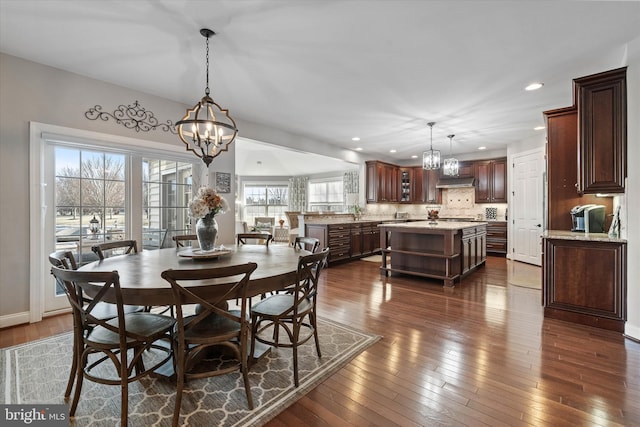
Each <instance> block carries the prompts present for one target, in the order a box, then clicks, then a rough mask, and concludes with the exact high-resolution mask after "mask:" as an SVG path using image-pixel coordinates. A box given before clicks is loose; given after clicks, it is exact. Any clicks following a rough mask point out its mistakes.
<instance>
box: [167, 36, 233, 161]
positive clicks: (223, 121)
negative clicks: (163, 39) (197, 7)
mask: <svg viewBox="0 0 640 427" xmlns="http://www.w3.org/2000/svg"><path fill="white" fill-rule="evenodd" d="M200 34H201V35H202V36H203V37H205V38H206V39H207V42H206V45H207V69H206V71H207V86H206V88H205V90H204V97H202V99H201V100H200V101H199V102H198V103H197V104H196V105H194V107H193V108H191V109H187V113H186V114H185V116H184V117H183V118H182V120H180V121H178V122H176V127H177V128H178V135H179V136H180V139H181V140H182V142H183V143H184V144H185V145H186V147H187V151H192V152H193V153H194V154H195V155H196V156H198V157H200V158H201V159H202V161H204V163H205V164H206V165H207V167H209V165H210V164H211V161H212V160H213V159H214V158H215V157H218V156H219V155H220V153H222V152H223V151H227V150H228V149H229V145H231V143H232V142H233V141H234V140H235V139H236V134H237V133H238V128H237V127H236V122H235V121H234V120H233V119H232V118H231V117H230V116H229V110H224V109H222V108H221V107H220V105H218V104H216V103H215V102H214V101H213V98H211V97H210V96H209V93H210V91H209V38H210V37H211V36H213V35H215V34H216V33H215V32H213V31H212V30H210V29H208V28H203V29H201V30H200Z"/></svg>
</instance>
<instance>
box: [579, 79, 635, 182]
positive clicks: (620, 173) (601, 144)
mask: <svg viewBox="0 0 640 427" xmlns="http://www.w3.org/2000/svg"><path fill="white" fill-rule="evenodd" d="M626 75H627V69H626V67H624V68H619V69H616V70H611V71H606V72H604V73H599V74H594V75H591V76H586V77H581V78H578V79H574V80H573V82H574V85H575V97H576V102H577V110H578V165H577V166H578V167H577V170H578V191H580V192H583V193H585V194H595V193H624V180H625V178H626V176H627V85H626Z"/></svg>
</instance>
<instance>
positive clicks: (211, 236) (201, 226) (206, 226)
mask: <svg viewBox="0 0 640 427" xmlns="http://www.w3.org/2000/svg"><path fill="white" fill-rule="evenodd" d="M196 235H197V236H198V244H199V245H200V249H202V250H203V251H212V250H213V249H215V246H216V237H217V236H218V222H217V221H216V219H215V216H214V215H213V214H209V215H206V216H205V217H203V218H200V219H198V222H196Z"/></svg>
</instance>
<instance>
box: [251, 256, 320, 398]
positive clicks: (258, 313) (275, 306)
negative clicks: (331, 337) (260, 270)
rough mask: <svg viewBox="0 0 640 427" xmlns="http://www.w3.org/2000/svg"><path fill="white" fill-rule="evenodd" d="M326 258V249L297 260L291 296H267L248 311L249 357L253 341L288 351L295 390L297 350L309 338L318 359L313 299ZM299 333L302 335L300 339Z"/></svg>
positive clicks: (318, 346) (318, 349) (286, 294)
mask: <svg viewBox="0 0 640 427" xmlns="http://www.w3.org/2000/svg"><path fill="white" fill-rule="evenodd" d="M328 256H329V248H325V249H324V250H323V251H321V252H318V253H315V254H311V255H305V256H301V257H300V259H299V261H298V270H297V272H296V282H295V286H294V288H293V289H292V292H287V293H280V294H276V295H272V296H269V297H267V298H265V299H263V300H261V301H260V302H257V303H256V304H254V305H253V306H252V307H251V350H250V354H253V352H254V351H255V347H256V341H258V342H261V343H264V344H267V345H272V346H275V347H289V348H292V349H293V381H294V384H295V386H296V387H298V385H299V380H298V347H299V346H300V345H302V344H304V343H305V342H307V341H308V340H309V339H311V337H313V338H314V339H315V343H316V351H317V352H318V357H322V354H321V352H320V342H319V340H318V330H317V324H316V298H317V295H318V280H319V278H320V272H321V271H322V269H323V266H324V265H325V262H326V260H327V257H328ZM305 319H307V320H306V321H305ZM280 329H282V330H284V331H285V332H286V334H287V337H288V341H287V342H280V339H279V335H280V333H279V331H280ZM303 329H304V331H306V333H304V334H303V335H301V332H303Z"/></svg>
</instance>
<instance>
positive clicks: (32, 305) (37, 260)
mask: <svg viewBox="0 0 640 427" xmlns="http://www.w3.org/2000/svg"><path fill="white" fill-rule="evenodd" d="M55 135H59V136H60V138H61V139H64V140H65V141H70V140H71V141H73V140H77V141H83V142H84V143H85V144H86V142H91V141H94V142H95V143H96V145H101V146H103V147H104V146H111V147H114V148H116V149H119V150H123V151H128V152H131V151H132V148H134V149H136V150H143V151H145V152H148V153H150V154H154V153H159V155H167V154H168V153H170V154H171V156H172V158H173V159H176V160H181V159H185V161H188V162H191V161H192V160H193V157H192V156H189V155H188V154H185V150H184V147H183V146H182V145H178V144H175V145H171V144H164V143H160V142H154V141H148V140H143V139H136V138H128V137H124V136H118V135H110V134H105V133H100V132H93V131H88V130H82V129H75V128H68V127H64V126H56V125H50V124H46V123H39V122H29V189H30V191H29V230H30V233H29V322H31V323H34V322H39V321H41V320H42V317H43V315H44V292H45V284H46V283H47V280H46V278H45V273H44V264H43V263H45V261H46V260H47V257H48V254H46V253H45V241H44V239H45V234H44V230H45V219H46V212H47V204H46V192H45V191H44V186H45V185H46V183H45V179H44V178H45V177H44V176H43V171H44V151H45V146H46V142H45V138H43V136H46V139H49V140H51V139H55ZM197 173H198V171H197V170H194V183H195V182H196V180H195V177H196V174H197ZM205 173H206V169H205V168H204V167H202V166H200V174H199V175H200V179H199V180H198V182H204V181H203V180H204V176H205ZM131 178H132V179H135V178H136V177H131ZM139 178H140V179H141V178H142V177H139ZM132 197H135V195H133V194H132ZM139 210H140V212H139V213H140V215H141V214H142V207H141V206H140V208H139ZM133 214H136V212H133V210H132V215H133ZM65 311H68V310H65ZM54 314H57V313H55V312H51V313H47V315H54Z"/></svg>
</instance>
